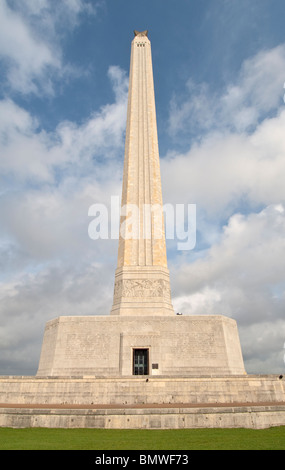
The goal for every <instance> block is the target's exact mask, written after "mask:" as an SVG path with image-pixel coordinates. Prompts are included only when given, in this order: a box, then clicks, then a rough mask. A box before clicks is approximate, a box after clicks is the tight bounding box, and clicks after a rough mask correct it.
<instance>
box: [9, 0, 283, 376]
mask: <svg viewBox="0 0 285 470" xmlns="http://www.w3.org/2000/svg"><path fill="white" fill-rule="evenodd" d="M284 17H285V2H284V0H176V1H175V2H174V0H143V1H138V0H60V1H58V0H0V70H1V74H0V94H1V96H0V178H1V187H0V195H1V198H0V267H1V270H0V282H1V285H0V374H10V375H13V374H20V375H33V374H35V373H36V371H37V366H38V361H39V356H40V349H41V343H42V337H43V332H44V327H45V323H46V322H47V321H48V320H50V319H52V318H55V317H57V316H59V315H108V314H109V312H110V309H111V306H112V297H113V283H114V272H115V267H116V257H117V240H111V239H109V240H92V239H90V237H89V236H88V226H89V224H90V222H91V219H92V218H90V216H88V211H89V207H90V206H91V205H92V204H95V203H101V204H102V203H104V204H106V205H107V206H109V205H110V200H111V196H120V194H121V180H122V171H123V155H124V135H125V123H126V102H127V90H128V74H129V60H130V44H131V41H132V38H133V30H134V29H137V30H141V31H142V30H145V29H148V30H149V39H150V40H151V43H152V55H153V67H154V81H155V92H156V107H157V119H158V134H159V146H160V157H161V173H162V186H163V196H164V203H172V204H196V208H197V242H196V246H195V248H194V249H193V250H190V251H179V250H177V244H176V243H175V240H173V241H171V240H170V241H168V242H167V247H168V264H169V269H170V275H171V287H172V297H173V304H174V308H175V310H176V311H179V312H183V314H184V315H186V314H189V315H204V314H222V315H226V316H229V317H232V318H234V319H235V320H237V323H238V328H239V333H240V339H241V345H242V349H243V355H244V360H245V366H246V370H247V372H248V373H261V374H263V373H264V374H268V373H277V374H278V373H281V372H283V373H284V372H285V364H284V353H285V349H284V342H285V132H284V130H285V98H284V94H285V88H284V86H285V85H284V83H285V35H284Z"/></svg>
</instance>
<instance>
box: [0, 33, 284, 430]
mask: <svg viewBox="0 0 285 470" xmlns="http://www.w3.org/2000/svg"><path fill="white" fill-rule="evenodd" d="M146 208H147V210H146ZM130 211H131V212H132V211H133V212H134V213H135V216H134V214H132V215H133V217H132V218H131V223H130V221H129V219H128V216H129V212H130ZM120 227H121V236H120V239H119V250H118V264H117V270H116V274H115V287H114V300H113V306H112V309H111V314H110V315H105V316H96V315H94V316H82V315H80V316H64V317H63V316H62V317H58V318H56V319H54V320H51V321H49V322H48V323H47V324H46V328H45V332H44V338H43V344H42V351H41V357H40V362H39V368H38V372H37V375H36V376H30V377H29V376H27V377H25V376H23V377H21V376H20V377H18V376H14V377H13V376H2V377H1V376H0V426H12V427H29V426H31V427H33V426H35V427H89V428H119V429H121V428H139V429H141V428H150V429H154V428H163V429H166V428H168V429H169V428H199V427H226V428H228V427H249V428H264V427H270V426H281V425H284V423H285V381H284V379H283V375H279V376H276V375H267V376H259V375H252V376H250V375H247V374H246V373H245V370H244V364H243V358H242V353H241V347H240V342H239V336H238V331H237V325H236V322H235V321H234V320H233V319H231V318H227V317H225V316H220V315H216V316H215V315H214V316H207V315H205V316H204V315H203V316H187V315H175V314H174V311H173V307H172V302H171V293H170V282H169V273H168V269H167V260H166V248H165V235H164V226H163V214H162V196H161V183H160V170H159V154H158V143H157V129H156V116H155V102H154V87H153V74H152V61H151V47H150V41H149V39H148V37H147V31H144V32H142V33H140V32H138V31H135V38H134V40H133V42H132V53H131V66H130V86H129V100H128V115H127V132H126V145H125V163H124V175H123V191H122V211H121V221H120ZM98 295H99V293H98ZM82 313H84V312H82Z"/></svg>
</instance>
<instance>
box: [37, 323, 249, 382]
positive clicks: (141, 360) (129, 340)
mask: <svg viewBox="0 0 285 470" xmlns="http://www.w3.org/2000/svg"><path fill="white" fill-rule="evenodd" d="M242 374H245V369H244V363H243V358H242V353H241V348H240V342H239V336H238V331H237V326H236V322H235V320H232V319H230V318H227V317H223V316H183V315H173V316H165V317H162V316H152V317H151V316H145V317H139V316H115V315H114V316H106V317H105V316H85V317H81V316H80V317H59V318H57V319H55V320H51V321H49V322H48V323H47V324H46V328H45V333H44V339H43V345H42V351H41V357H40V362H39V368H38V372H37V376H45V377H47V376H49V377H52V376H61V377H71V376H72V377H76V376H82V375H83V376H86V375H89V376H97V377H98V376H101V377H118V376H121V377H125V376H132V375H146V376H157V375H164V376H169V377H179V376H196V377H197V376H202V375H211V376H215V375H216V376H217V375H220V376H221V375H223V376H230V375H242Z"/></svg>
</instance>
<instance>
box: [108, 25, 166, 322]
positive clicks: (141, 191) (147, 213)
mask: <svg viewBox="0 0 285 470" xmlns="http://www.w3.org/2000/svg"><path fill="white" fill-rule="evenodd" d="M134 33H135V37H134V39H133V41H132V47H131V63H130V76H129V96H128V111H127V127H126V142H125V160H124V173H123V189H122V203H121V220H120V238H119V250H118V264H117V269H116V275H115V288H114V301H113V307H112V310H111V314H112V315H173V314H174V311H173V307H172V303H171V293H170V282H169V271H168V268H167V258H166V244H165V233H164V220H163V210H162V192H161V179H160V164H159V150H158V139H157V124H156V110H155V97H154V84H153V70H152V58H151V44H150V41H149V39H148V37H147V34H148V32H147V31H143V32H138V31H135V32H134Z"/></svg>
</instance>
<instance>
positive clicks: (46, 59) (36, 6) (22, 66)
mask: <svg viewBox="0 0 285 470" xmlns="http://www.w3.org/2000/svg"><path fill="white" fill-rule="evenodd" d="M84 12H86V13H88V14H95V13H96V8H95V6H94V5H91V4H90V3H89V2H83V1H82V0H68V1H67V0H62V1H60V2H58V1H53V0H41V1H36V0H20V1H19V0H14V1H13V0H11V1H9V0H2V1H1V2H0V60H1V61H2V64H1V65H2V69H3V71H4V75H5V76H6V78H7V82H8V86H9V87H10V88H11V89H12V90H14V91H19V92H21V93H23V94H28V93H35V94H39V93H45V94H52V93H54V86H53V81H54V78H56V77H61V79H63V77H65V76H67V75H71V74H74V73H75V70H74V67H72V66H71V65H70V64H65V63H64V60H63V57H62V51H61V46H60V38H61V36H62V31H63V30H66V28H68V29H70V28H74V27H75V26H76V25H77V23H78V21H79V17H80V14H82V13H84Z"/></svg>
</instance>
